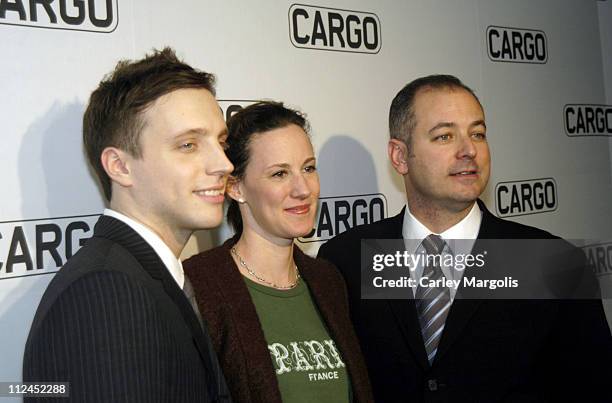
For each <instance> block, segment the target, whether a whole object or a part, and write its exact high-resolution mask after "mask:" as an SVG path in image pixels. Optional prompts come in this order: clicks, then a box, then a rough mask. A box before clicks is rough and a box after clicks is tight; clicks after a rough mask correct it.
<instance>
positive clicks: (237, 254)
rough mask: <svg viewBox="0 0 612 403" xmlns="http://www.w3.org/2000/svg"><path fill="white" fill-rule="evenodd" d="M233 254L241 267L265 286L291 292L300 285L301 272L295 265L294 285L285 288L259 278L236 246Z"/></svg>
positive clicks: (233, 247) (232, 250)
mask: <svg viewBox="0 0 612 403" xmlns="http://www.w3.org/2000/svg"><path fill="white" fill-rule="evenodd" d="M230 250H231V252H232V253H233V254H234V255H236V257H237V258H238V261H239V262H240V265H241V266H242V267H244V268H245V270H246V271H247V272H248V273H249V274H250V275H251V276H253V277H255V278H256V279H257V280H259V281H261V282H262V283H264V284H267V285H269V286H270V287H274V288H277V289H279V290H290V289H292V288H295V287H296V286H297V285H298V282H299V281H300V272H299V271H298V268H297V265H296V264H295V263H294V266H295V281H294V282H293V283H292V284H289V285H287V286H283V285H278V284H274V283H273V282H271V281H268V280H266V279H263V278H261V277H259V276H258V275H257V274H256V273H255V272H254V271H253V270H251V269H250V268H249V266H247V264H246V262H245V261H244V259H243V258H242V256H240V254H239V253H238V251H237V250H236V247H235V246H232V249H230Z"/></svg>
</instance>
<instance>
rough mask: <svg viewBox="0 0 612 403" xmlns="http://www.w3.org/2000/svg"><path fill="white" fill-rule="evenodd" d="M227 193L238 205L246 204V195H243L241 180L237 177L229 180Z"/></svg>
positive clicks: (226, 188)
mask: <svg viewBox="0 0 612 403" xmlns="http://www.w3.org/2000/svg"><path fill="white" fill-rule="evenodd" d="M225 192H226V193H227V194H228V196H229V197H231V198H232V199H234V200H236V201H237V202H238V203H244V202H245V201H246V200H245V199H244V195H243V194H242V189H240V180H238V179H237V178H236V177H235V176H232V175H230V176H229V178H228V179H227V185H226V187H225Z"/></svg>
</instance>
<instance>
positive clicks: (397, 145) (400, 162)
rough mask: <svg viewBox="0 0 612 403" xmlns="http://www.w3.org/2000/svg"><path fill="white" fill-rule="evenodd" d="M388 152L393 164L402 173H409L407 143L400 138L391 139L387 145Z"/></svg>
mask: <svg viewBox="0 0 612 403" xmlns="http://www.w3.org/2000/svg"><path fill="white" fill-rule="evenodd" d="M387 154H388V155H389V161H391V165H393V168H394V169H395V170H396V171H397V173H398V174H400V175H406V174H407V173H408V163H407V162H406V161H407V160H408V147H407V146H406V144H405V143H404V142H403V141H401V140H398V139H391V140H389V144H388V145H387Z"/></svg>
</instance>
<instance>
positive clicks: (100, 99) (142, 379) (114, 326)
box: [23, 48, 233, 402]
mask: <svg viewBox="0 0 612 403" xmlns="http://www.w3.org/2000/svg"><path fill="white" fill-rule="evenodd" d="M226 135H227V134H226V126H225V122H224V120H223V116H222V114H221V111H220V109H219V106H218V104H217V102H216V100H215V97H214V76H212V75H211V74H208V73H205V72H202V71H198V70H195V69H193V68H192V67H190V66H188V65H187V64H185V63H183V62H181V61H180V60H178V59H177V57H176V56H175V54H174V52H173V51H172V50H171V49H169V48H166V49H164V50H162V51H156V52H154V53H153V54H152V55H150V56H147V57H145V58H144V59H142V60H140V61H136V62H128V61H122V62H120V63H119V64H117V67H116V68H115V70H114V71H113V72H112V73H111V74H110V75H109V76H107V77H106V78H105V79H104V80H103V81H102V82H101V83H100V85H99V87H98V88H97V89H96V90H95V91H94V92H93V94H92V95H91V98H90V101H89V105H88V107H87V110H86V111H85V116H84V118H83V141H84V144H85V149H86V152H87V156H88V158H89V162H90V164H91V165H92V167H93V169H94V170H95V172H96V173H97V175H98V177H99V179H100V182H101V184H102V188H103V190H104V193H105V196H106V198H107V199H108V201H109V203H110V207H109V208H108V209H106V210H105V211H104V215H102V216H101V217H100V219H99V221H98V223H97V224H96V226H95V229H94V235H93V237H92V238H91V239H90V240H89V241H88V242H87V244H86V245H85V246H83V248H81V249H80V250H79V252H78V253H77V254H75V255H74V256H73V257H72V258H71V259H69V260H68V262H67V263H66V265H65V266H64V267H63V268H62V269H61V270H60V271H59V272H58V274H57V275H56V276H55V278H54V279H53V280H52V282H51V283H50V284H49V287H48V288H47V290H46V292H45V294H44V296H43V298H42V300H41V302H40V305H39V307H38V310H37V312H36V316H35V317H34V322H33V323H32V327H31V329H30V334H29V337H28V341H27V344H26V349H25V355H24V363H23V378H24V381H30V382H50V381H56V382H69V383H70V400H71V401H75V402H85V401H87V402H102V401H105V402H154V401H167V402H217V401H223V402H229V401H230V397H229V394H228V392H227V389H226V385H225V380H224V378H223V375H222V373H221V371H220V369H219V365H218V362H217V357H216V355H215V353H214V350H213V348H212V345H211V343H210V340H209V336H208V332H207V330H206V327H205V326H204V327H203V326H202V324H201V321H200V320H199V319H198V315H199V313H198V312H197V311H194V308H192V302H191V301H190V300H189V290H190V285H189V282H188V281H187V279H186V278H185V276H184V274H183V269H182V265H181V263H180V261H179V259H178V257H179V255H180V253H181V250H182V249H183V247H184V245H185V243H186V242H187V240H188V238H189V237H190V235H191V233H192V232H193V231H194V230H197V229H204V228H213V227H215V226H217V225H219V223H220V222H221V219H222V214H223V212H222V205H223V199H224V191H225V184H226V180H227V177H228V175H229V173H230V172H231V171H232V169H233V166H232V165H231V163H230V162H229V161H228V160H227V158H226V157H225V154H224V150H223V146H224V141H225V138H226ZM186 294H187V295H186ZM37 401H38V400H37Z"/></svg>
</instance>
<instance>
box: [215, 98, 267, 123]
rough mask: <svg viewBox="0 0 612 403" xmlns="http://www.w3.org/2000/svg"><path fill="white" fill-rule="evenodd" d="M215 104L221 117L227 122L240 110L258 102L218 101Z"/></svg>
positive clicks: (241, 100)
mask: <svg viewBox="0 0 612 403" xmlns="http://www.w3.org/2000/svg"><path fill="white" fill-rule="evenodd" d="M217 102H218V103H219V107H220V108H221V112H222V113H223V117H225V121H227V120H228V119H229V118H231V117H232V116H233V115H234V114H235V113H236V112H238V111H239V110H240V109H242V108H245V107H247V106H249V105H252V104H254V103H255V102H258V101H255V100H249V99H219V100H217Z"/></svg>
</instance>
